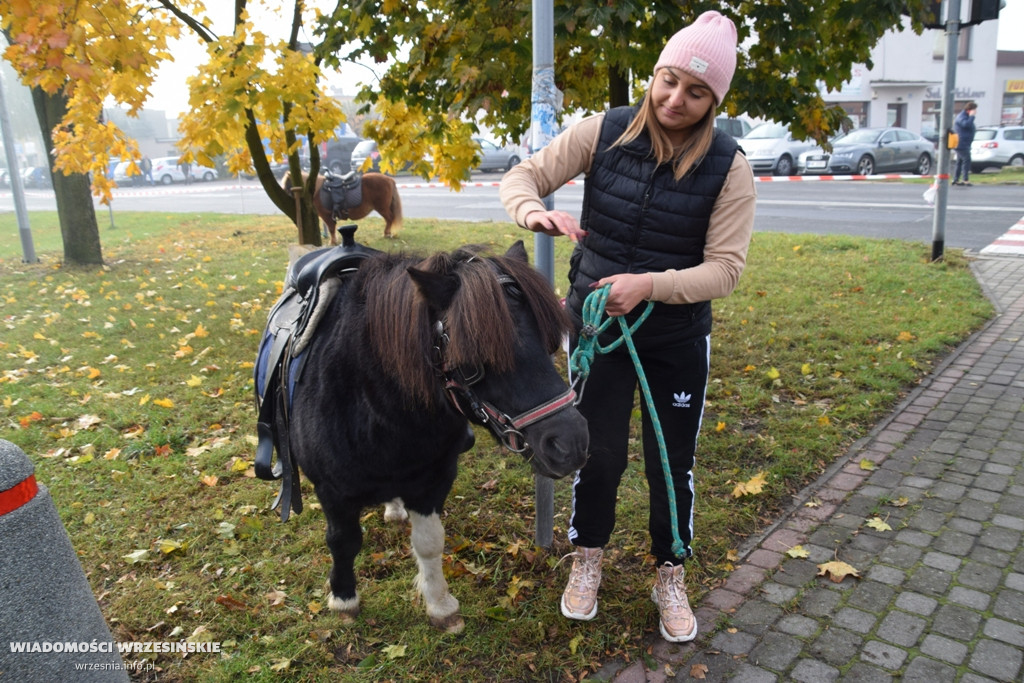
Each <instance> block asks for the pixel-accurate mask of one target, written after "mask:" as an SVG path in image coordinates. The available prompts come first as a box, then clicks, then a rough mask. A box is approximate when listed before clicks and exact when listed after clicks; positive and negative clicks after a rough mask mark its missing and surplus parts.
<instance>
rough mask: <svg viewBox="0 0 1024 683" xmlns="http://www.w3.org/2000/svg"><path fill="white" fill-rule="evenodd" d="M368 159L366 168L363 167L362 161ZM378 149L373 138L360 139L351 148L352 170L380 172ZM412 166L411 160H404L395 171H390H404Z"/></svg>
mask: <svg viewBox="0 0 1024 683" xmlns="http://www.w3.org/2000/svg"><path fill="white" fill-rule="evenodd" d="M367 159H369V160H370V161H369V162H368V163H367V165H366V168H363V163H364V162H365V161H366V160H367ZM380 162H381V156H380V149H378V148H377V142H376V141H375V140H362V141H360V142H359V143H358V144H357V145H356V146H355V148H354V149H353V150H352V170H353V171H362V172H364V173H365V172H370V171H372V172H374V173H380V172H381V170H380ZM411 167H412V163H411V162H406V163H405V164H403V165H402V166H401V167H400V168H399V169H397V171H392V172H398V173H401V172H404V171H408V170H409V168H411Z"/></svg>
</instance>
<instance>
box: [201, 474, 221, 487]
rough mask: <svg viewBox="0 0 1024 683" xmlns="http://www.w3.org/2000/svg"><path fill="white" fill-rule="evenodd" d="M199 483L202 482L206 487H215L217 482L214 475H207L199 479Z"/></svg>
mask: <svg viewBox="0 0 1024 683" xmlns="http://www.w3.org/2000/svg"><path fill="white" fill-rule="evenodd" d="M199 481H201V482H203V483H204V484H206V485H207V486H216V485H217V482H218V481H219V480H218V478H217V475H215V474H208V475H206V476H205V477H200V478H199Z"/></svg>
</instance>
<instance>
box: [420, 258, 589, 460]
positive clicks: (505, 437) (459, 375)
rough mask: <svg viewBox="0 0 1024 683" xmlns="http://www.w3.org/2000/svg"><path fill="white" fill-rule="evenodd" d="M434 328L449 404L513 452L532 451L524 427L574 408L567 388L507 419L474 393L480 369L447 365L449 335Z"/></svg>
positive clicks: (504, 279)
mask: <svg viewBox="0 0 1024 683" xmlns="http://www.w3.org/2000/svg"><path fill="white" fill-rule="evenodd" d="M498 282H499V283H501V285H502V286H505V285H515V284H516V281H515V279H514V278H513V277H511V276H510V275H506V274H504V273H502V274H499V275H498ZM434 326H435V337H436V340H437V346H436V348H437V352H438V357H439V366H440V372H441V376H442V378H443V379H444V389H445V392H446V393H447V394H448V398H449V399H450V400H451V402H452V405H454V406H455V408H456V409H457V410H458V411H459V412H460V413H462V414H463V415H465V416H466V417H467V418H469V419H470V420H472V421H473V422H476V423H477V424H480V425H483V426H485V427H487V428H488V429H490V430H491V433H492V434H494V437H495V438H496V439H497V440H498V441H499V442H500V443H501V444H502V445H503V446H504V447H505V448H507V449H509V450H510V451H512V452H513V453H525V454H529V453H530V452H531V451H532V449H531V447H530V445H529V444H528V443H527V442H526V437H525V436H524V435H523V432H522V429H523V428H525V427H527V426H529V425H531V424H534V423H535V422H540V421H541V420H543V419H545V418H548V417H550V416H552V415H554V414H555V413H557V412H559V411H561V410H564V409H566V408H569V407H572V406H573V405H575V402H576V392H575V391H573V389H572V387H570V388H568V389H567V390H566V391H564V392H563V393H561V394H559V395H558V396H555V397H554V398H552V399H551V400H549V401H546V402H544V403H542V404H540V405H538V406H535V407H533V408H530V409H529V410H527V411H526V412H524V413H521V414H520V415H517V416H515V417H511V416H509V415H508V414H507V413H506V412H504V411H503V410H501V409H499V408H498V407H497V406H495V405H494V404H493V403H491V402H489V401H485V400H483V399H481V398H480V397H479V396H477V395H476V393H475V392H474V391H473V389H472V386H473V385H474V384H476V383H478V382H479V381H480V380H482V379H483V377H484V370H483V368H482V367H475V368H474V369H473V370H472V372H471V373H467V372H466V371H465V370H464V369H463V368H453V367H450V365H449V364H448V362H447V353H446V349H447V346H448V333H447V331H446V330H445V325H444V320H438V321H437V322H436V323H434Z"/></svg>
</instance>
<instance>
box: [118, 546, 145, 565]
mask: <svg viewBox="0 0 1024 683" xmlns="http://www.w3.org/2000/svg"><path fill="white" fill-rule="evenodd" d="M121 557H123V558H124V559H126V560H128V564H137V563H139V562H149V550H147V549H146V548H142V549H139V550H133V551H132V552H130V553H128V554H127V555H122V556H121Z"/></svg>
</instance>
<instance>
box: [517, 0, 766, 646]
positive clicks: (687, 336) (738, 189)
mask: <svg viewBox="0 0 1024 683" xmlns="http://www.w3.org/2000/svg"><path fill="white" fill-rule="evenodd" d="M735 69H736V27H735V25H734V24H733V22H732V21H731V20H730V19H728V18H727V17H725V16H723V15H722V14H719V13H718V12H715V11H709V12H705V13H703V14H701V15H700V16H699V17H698V18H697V20H696V21H695V22H694V23H693V24H691V25H690V26H687V27H686V28H683V29H682V30H680V31H679V32H678V33H676V34H675V35H674V36H672V38H671V39H670V40H669V41H668V43H667V44H666V45H665V47H664V49H663V50H662V52H661V54H660V57H659V58H658V61H657V64H656V65H655V68H654V75H653V79H652V81H651V83H650V85H649V86H648V88H647V91H646V94H645V96H644V98H643V100H642V101H641V102H640V104H639V105H637V106H629V107H616V108H613V109H610V110H609V111H607V112H604V113H601V114H597V115H594V116H591V117H588V118H586V119H584V120H582V121H580V122H579V123H577V124H575V125H573V126H571V127H569V128H568V129H566V130H565V131H564V132H563V133H562V134H560V135H558V136H557V137H556V138H555V139H554V140H553V141H552V142H551V143H550V144H549V145H547V146H546V147H545V148H543V149H541V150H538V151H537V152H536V153H535V154H534V155H533V156H532V157H531V158H530V159H527V160H526V161H523V162H522V163H520V164H519V165H518V166H515V167H514V168H512V169H510V170H509V171H508V173H506V174H505V176H504V178H503V179H502V182H501V189H500V196H501V200H502V203H503V205H504V207H505V209H506V211H508V213H509V215H510V216H511V217H512V218H513V219H514V220H515V222H516V223H517V224H518V225H520V226H521V227H524V228H527V229H529V230H532V231H534V232H542V233H545V234H548V235H552V236H559V235H565V236H567V237H568V238H569V239H570V240H572V241H573V242H575V243H576V247H575V249H574V251H573V254H572V256H571V258H570V268H569V282H570V287H569V293H568V296H567V299H566V306H567V308H568V310H569V312H570V314H571V316H572V318H573V321H574V323H575V329H576V332H575V333H574V334H573V335H572V336H571V339H570V348H572V349H575V348H576V347H577V346H578V344H579V331H580V329H581V327H582V324H583V323H582V310H583V303H584V300H585V299H586V297H587V295H588V294H589V293H590V292H591V291H593V290H594V289H595V288H596V287H602V286H605V285H610V289H609V290H608V292H607V299H606V306H605V312H606V313H607V314H608V315H612V316H626V319H627V321H629V322H630V323H632V322H633V321H635V320H636V319H637V318H638V317H639V315H640V314H641V313H642V311H643V308H644V307H645V306H646V303H645V301H653V302H655V303H654V309H653V312H652V313H651V315H650V316H649V317H648V318H647V319H646V320H645V321H644V322H643V324H642V325H641V326H640V327H639V328H638V329H637V331H636V332H635V333H634V334H633V341H634V342H635V346H636V349H637V353H638V356H639V359H640V361H641V365H642V367H643V370H644V373H645V375H646V377H647V379H648V382H649V385H650V389H651V394H652V396H653V402H654V409H655V412H656V413H657V415H658V418H659V421H660V423H661V427H662V429H663V435H664V440H665V445H666V450H667V457H668V460H669V463H670V471H671V474H672V483H673V487H674V494H675V501H676V510H675V512H676V517H677V519H678V526H679V536H680V539H679V540H680V541H681V542H682V548H681V549H680V547H679V546H675V548H674V547H673V546H674V540H675V538H674V533H673V530H672V523H671V520H672V511H671V510H670V509H669V500H670V497H669V492H668V488H667V485H666V480H665V477H664V475H663V469H662V465H661V456H660V452H659V447H658V443H657V439H656V436H655V432H654V427H653V423H652V416H651V414H649V411H648V408H647V405H646V402H641V414H642V428H643V455H644V465H645V470H646V473H647V480H648V483H649V489H650V501H649V507H650V509H649V525H648V530H649V533H650V536H651V554H652V555H653V556H654V560H655V569H656V571H655V581H654V587H653V592H652V599H653V600H654V602H655V603H656V605H657V606H658V610H659V615H660V619H659V629H660V632H661V635H662V636H663V637H664V638H665V639H666V640H669V641H672V642H684V641H688V640H692V639H693V638H694V637H696V634H697V622H696V619H695V618H694V615H693V611H692V610H691V608H690V605H689V601H688V599H687V596H686V588H685V585H684V576H685V574H684V561H685V560H686V559H687V558H689V557H691V555H692V548H691V542H692V536H693V500H694V481H693V474H692V470H693V466H694V459H695V452H696V445H697V434H698V432H699V430H700V425H701V419H702V417H703V414H704V399H705V395H706V389H707V382H708V373H709V362H710V350H711V344H710V333H711V300H712V299H716V298H720V297H724V296H727V295H728V294H730V293H731V292H732V291H733V289H734V288H735V287H736V284H737V283H738V281H739V278H740V274H741V273H742V271H743V268H744V266H745V265H746V257H747V249H748V247H749V244H750V238H751V233H752V231H753V223H754V204H755V201H756V191H755V189H754V177H753V173H752V171H751V169H750V164H749V163H748V162H747V160H746V158H745V157H744V155H743V154H742V153H738V152H739V147H738V144H737V143H736V141H735V139H734V138H732V137H730V136H729V135H726V134H724V133H723V132H721V131H719V130H717V129H716V128H715V110H716V108H717V107H718V106H720V105H721V104H722V100H723V99H724V98H725V95H726V93H727V92H728V90H729V84H730V82H731V80H732V76H733V73H734V71H735ZM580 173H584V174H586V179H585V187H584V200H583V211H582V217H581V220H580V221H579V222H577V221H576V220H575V219H574V218H573V217H572V216H571V215H570V214H568V213H566V212H564V211H559V210H552V211H548V210H547V209H546V207H545V205H544V203H543V201H542V200H541V198H542V197H545V196H547V195H550V194H553V193H554V192H555V190H557V189H558V188H559V187H561V186H562V185H564V184H565V183H566V182H568V181H569V180H571V179H573V178H575V177H576V176H577V175H579V174H580ZM641 303H643V304H644V306H640V304H641ZM601 341H602V343H607V341H609V340H606V339H603V338H602V340H601ZM637 384H638V376H637V371H636V369H635V367H634V365H633V361H632V359H631V357H630V354H629V352H628V351H627V350H626V349H625V348H624V345H621V346H620V347H619V348H618V349H617V350H615V351H612V352H610V353H607V354H603V355H598V356H596V357H595V358H594V359H593V360H592V362H591V365H590V371H589V375H588V378H587V384H586V390H585V391H583V392H582V398H581V400H580V403H579V406H578V408H579V410H580V412H581V413H582V414H583V415H584V417H586V418H587V422H588V425H589V431H590V449H589V458H588V461H587V463H586V465H585V466H584V467H583V468H582V469H580V470H579V471H578V472H577V474H576V477H575V480H574V482H573V498H572V500H573V509H572V516H571V518H570V520H569V530H568V536H569V540H570V542H571V543H572V544H573V545H574V546H575V548H576V549H575V551H574V552H573V553H572V557H573V563H572V568H571V569H570V572H569V578H568V582H567V585H566V588H565V591H564V593H563V595H562V599H561V611H562V614H563V615H565V616H566V617H567V618H570V619H580V620H589V619H593V618H594V616H595V615H596V614H597V605H598V600H597V593H598V587H599V585H600V583H601V562H602V558H603V552H604V551H603V549H604V547H605V546H606V545H607V543H608V542H609V539H610V537H611V533H612V530H613V528H614V525H615V501H616V492H617V490H618V486H619V482H620V479H621V476H622V474H623V472H624V471H625V469H626V465H627V459H628V447H629V424H630V417H631V414H632V410H633V402H634V395H635V391H636V387H637Z"/></svg>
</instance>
